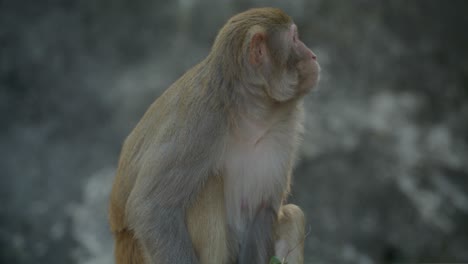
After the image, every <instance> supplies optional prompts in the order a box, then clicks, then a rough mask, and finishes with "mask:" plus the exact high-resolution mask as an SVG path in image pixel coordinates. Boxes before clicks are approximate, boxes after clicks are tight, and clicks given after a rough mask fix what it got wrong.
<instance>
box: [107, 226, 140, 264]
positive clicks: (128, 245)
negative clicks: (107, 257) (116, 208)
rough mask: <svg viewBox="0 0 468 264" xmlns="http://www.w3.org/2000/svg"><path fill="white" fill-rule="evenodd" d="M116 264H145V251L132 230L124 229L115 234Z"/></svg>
mask: <svg viewBox="0 0 468 264" xmlns="http://www.w3.org/2000/svg"><path fill="white" fill-rule="evenodd" d="M114 236H115V249H114V250H115V252H114V254H115V263H116V264H144V263H145V260H144V257H143V251H142V250H141V247H140V245H139V243H138V241H137V240H136V239H135V236H134V234H133V232H132V231H131V230H128V229H123V230H120V231H117V232H114Z"/></svg>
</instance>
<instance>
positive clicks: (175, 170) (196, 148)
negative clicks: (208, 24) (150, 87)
mask: <svg viewBox="0 0 468 264" xmlns="http://www.w3.org/2000/svg"><path fill="white" fill-rule="evenodd" d="M292 23H293V22H292V20H291V18H290V17H289V16H287V15H286V14H285V13H283V12H282V11H281V10H279V9H274V8H261V9H252V10H248V11H246V12H243V13H241V14H238V15H236V16H234V17H232V18H231V19H230V20H229V21H228V22H227V23H226V25H225V26H224V27H223V28H222V29H221V30H220V32H219V34H218V36H217V38H216V40H215V43H214V45H213V48H212V51H211V52H210V54H209V55H208V57H207V58H206V59H205V60H203V61H202V62H200V63H199V64H198V65H196V66H195V67H193V68H192V69H190V70H189V71H188V72H187V73H185V74H184V75H183V76H182V77H181V78H180V79H179V80H177V81H176V82H175V83H174V84H173V85H171V87H169V88H168V89H167V90H166V91H165V92H164V93H163V94H162V95H161V96H160V97H159V98H158V99H157V100H156V101H155V102H154V103H153V104H152V105H151V106H150V108H149V109H148V111H147V112H146V113H145V115H144V116H143V118H142V119H141V120H140V122H139V123H138V125H137V126H136V128H135V129H134V130H133V131H132V133H131V134H130V135H129V136H128V138H127V139H126V140H125V143H124V145H123V148H122V152H121V156H120V160H119V166H118V170H117V175H116V178H115V181H114V185H113V188H112V193H111V198H110V210H109V219H110V220H109V221H110V226H111V230H112V232H113V234H114V238H115V257H116V261H117V264H124V263H125V264H127V263H128V264H150V263H151V264H154V263H156V262H160V263H163V264H169V263H183V264H188V263H197V262H198V263H200V264H234V263H236V262H237V261H239V259H241V257H240V256H243V258H242V259H243V260H241V261H239V262H241V263H240V264H245V263H252V261H249V259H248V258H249V257H248V256H251V255H252V254H251V253H252V251H249V250H248V249H249V248H250V247H245V246H244V247H243V245H242V243H244V245H246V244H247V243H248V244H247V245H257V244H262V245H260V246H259V248H262V249H270V248H272V247H273V246H275V245H272V243H274V242H275V241H276V242H277V245H276V248H277V249H276V251H277V253H278V254H279V253H281V254H283V253H284V254H283V255H284V256H280V257H288V258H287V260H288V262H289V263H290V264H301V263H302V262H303V257H302V254H303V245H302V243H301V242H303V238H304V215H303V213H302V211H301V210H300V209H299V208H298V207H297V206H294V205H282V203H283V202H284V200H285V199H284V197H283V193H287V192H288V191H289V184H290V173H291V170H292V169H291V168H292V166H293V160H294V157H295V152H296V148H297V141H298V138H299V135H298V134H299V133H300V130H301V122H302V118H301V113H302V107H301V106H302V105H301V98H302V96H304V95H305V94H306V93H307V92H308V91H309V90H310V89H311V87H312V86H314V85H315V83H316V81H317V80H318V79H317V78H318V69H319V68H318V64H317V66H316V67H314V66H313V65H312V64H311V63H310V61H309V60H306V59H305V58H306V57H307V56H309V55H307V54H309V53H308V52H310V53H311V51H310V50H308V48H307V47H305V45H304V44H303V43H302V42H300V43H299V44H298V45H302V46H301V47H300V48H296V49H295V48H294V47H293V44H291V40H290V35H291V34H290V33H291V31H292V30H291V29H292V28H293V26H292ZM288 30H289V31H288ZM288 34H289V35H288ZM254 40H255V41H254ZM310 76H312V77H310ZM314 78H315V79H314ZM304 80H306V81H307V82H306V81H304ZM304 83H305V84H304ZM306 84H307V85H306ZM312 84H313V85H312ZM246 116H247V117H248V119H249V120H247V119H245V117H246ZM250 118H251V119H250ZM252 123H253V124H254V125H253V126H250V127H249V125H251V124H252ZM252 127H253V128H252ZM237 132H239V135H240V136H241V137H242V136H246V137H247V138H248V139H251V138H249V137H253V138H254V139H256V140H257V141H256V142H257V143H258V145H256V146H259V148H262V147H263V148H264V150H266V151H269V150H272V151H271V152H272V153H276V152H281V153H279V155H276V156H275V155H272V156H271V157H273V159H274V160H278V161H279V162H278V164H281V166H278V170H277V171H273V174H275V173H276V175H275V176H274V177H276V178H272V177H273V176H272V177H268V176H270V173H269V172H271V171H268V170H267V172H268V173H260V176H262V177H264V178H262V177H259V178H258V179H262V180H263V182H261V183H262V184H261V185H265V186H266V187H265V186H260V187H263V188H264V189H263V190H262V192H261V193H260V194H265V197H267V198H268V199H266V200H262V199H258V197H255V199H257V200H255V199H254V198H252V197H253V196H252V195H251V194H250V193H251V192H250V193H247V194H246V195H245V197H240V196H236V194H237V193H238V192H237V191H233V190H239V189H235V188H234V189H233V188H232V185H236V184H237V182H239V181H237V178H236V176H239V175H235V173H236V171H235V172H234V173H233V174H230V176H231V177H228V176H227V175H228V172H227V171H226V162H227V161H224V160H220V159H222V157H225V156H224V155H225V154H226V152H229V151H232V149H233V147H232V146H233V145H229V144H232V142H233V141H232V140H231V139H232V137H233V135H234V136H235V134H236V133H237ZM259 133H263V134H262V135H258V134H259ZM257 136H258V138H256V137H257ZM265 138H266V139H265ZM264 139H265V140H264ZM230 140H231V141H230ZM238 140H239V142H240V144H244V145H245V149H243V148H242V147H241V148H240V150H239V149H236V151H238V152H232V153H230V154H232V155H233V156H234V157H235V158H240V159H241V161H242V162H244V163H241V164H247V165H246V167H245V168H247V169H248V170H249V172H251V171H252V170H254V171H255V169H256V167H257V168H259V167H260V166H264V167H260V168H270V169H271V168H276V167H275V166H277V163H275V162H271V160H270V159H268V158H264V159H261V158H262V157H261V156H262V155H263V154H264V153H262V152H259V153H260V154H258V155H257V154H255V155H257V156H254V158H253V160H254V161H257V157H258V158H259V160H260V161H262V162H263V163H264V164H260V165H259V166H257V164H255V163H252V162H250V160H242V155H243V154H244V153H243V152H242V151H245V152H246V153H247V155H252V153H256V152H255V151H252V147H251V145H249V144H248V142H249V141H248V140H247V141H243V139H242V138H241V139H238ZM246 142H247V143H246ZM265 142H266V143H265ZM257 143H256V144H257ZM236 155H238V156H236ZM259 156H260V157H259ZM267 157H268V156H267ZM228 161H229V159H228ZM268 162H270V163H268ZM270 165H272V166H270ZM230 168H231V169H232V167H230ZM278 172H279V173H278ZM255 173H259V172H258V171H255V172H253V173H252V175H254V176H258V175H256V174H255ZM226 179H229V180H231V181H230V182H229V184H226V182H227V180H226ZM233 179H235V181H232V180H233ZM253 179H257V178H255V177H254V178H253ZM251 181H252V178H248V177H246V178H243V179H242V181H241V183H245V184H249V183H251ZM265 181H270V182H268V183H270V184H263V183H267V182H265ZM252 182H254V183H255V181H252ZM239 186H242V185H238V186H237V187H239ZM252 186H256V185H252ZM240 190H241V191H243V190H245V189H240ZM226 194H230V195H231V196H228V197H229V198H230V199H231V200H232V201H234V203H231V204H228V205H227V202H226V201H227V198H226ZM249 195H251V196H252V197H250V196H249ZM270 196H273V197H270ZM243 199H245V201H246V202H247V203H248V204H247V207H246V208H250V209H252V210H253V211H254V210H255V209H256V208H261V209H260V210H262V208H263V209H265V208H266V209H268V210H269V211H268V210H266V211H262V212H263V214H257V215H259V217H257V216H252V215H249V213H245V215H241V213H242V212H241V213H239V214H237V215H236V216H237V217H239V216H240V218H241V219H246V221H251V222H252V223H254V224H253V225H252V226H253V228H252V229H247V231H246V232H247V233H248V234H247V235H244V240H245V239H246V238H247V241H244V240H242V238H240V236H243V234H242V232H240V233H239V234H235V235H234V234H233V232H235V231H233V230H232V228H231V226H230V224H232V223H229V221H231V220H232V219H237V218H234V217H229V218H228V216H229V215H231V216H232V215H235V214H236V212H239V211H240V210H237V209H240V206H237V204H236V202H239V201H244V200H243ZM236 206H237V207H236ZM250 209H249V210H250ZM236 210H237V211H236ZM265 212H272V214H270V215H268V213H265ZM271 216H273V217H271ZM251 218H253V219H251ZM265 219H272V221H269V222H268V221H265ZM265 223H267V224H265ZM247 225H248V223H247ZM270 227H271V228H270ZM252 230H253V231H256V232H250V231H252ZM273 239H275V241H273ZM293 247H295V248H294V250H292V249H293ZM246 248H247V250H246ZM289 251H291V252H289ZM246 252H248V253H246ZM254 252H257V251H254ZM288 252H289V254H288ZM271 254H273V252H270V250H264V251H263V252H262V253H258V254H257V255H261V258H259V259H266V258H269V257H270V255H271ZM253 255H255V254H253ZM246 256H247V257H246ZM262 262H263V261H262Z"/></svg>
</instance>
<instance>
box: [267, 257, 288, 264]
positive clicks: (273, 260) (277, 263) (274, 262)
mask: <svg viewBox="0 0 468 264" xmlns="http://www.w3.org/2000/svg"><path fill="white" fill-rule="evenodd" d="M270 264H288V263H287V262H285V263H283V262H281V260H280V259H279V258H278V257H277V256H273V257H271V259H270Z"/></svg>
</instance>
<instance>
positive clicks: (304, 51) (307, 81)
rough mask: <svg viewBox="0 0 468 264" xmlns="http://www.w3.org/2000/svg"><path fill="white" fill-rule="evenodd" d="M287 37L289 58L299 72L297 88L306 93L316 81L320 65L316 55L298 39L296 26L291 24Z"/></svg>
mask: <svg viewBox="0 0 468 264" xmlns="http://www.w3.org/2000/svg"><path fill="white" fill-rule="evenodd" d="M288 37H289V39H290V42H291V49H292V50H291V56H290V57H291V60H292V61H293V64H294V66H295V67H296V69H297V71H298V74H299V90H300V92H301V93H307V92H308V91H310V89H312V88H313V87H314V86H315V85H317V83H318V79H319V72H320V66H319V64H318V62H317V56H316V55H315V54H314V53H313V52H312V51H311V50H310V49H309V48H308V47H307V46H306V45H305V44H304V43H303V42H302V41H301V40H300V39H299V34H298V31H297V26H296V25H295V24H292V25H291V27H290V28H289V34H288Z"/></svg>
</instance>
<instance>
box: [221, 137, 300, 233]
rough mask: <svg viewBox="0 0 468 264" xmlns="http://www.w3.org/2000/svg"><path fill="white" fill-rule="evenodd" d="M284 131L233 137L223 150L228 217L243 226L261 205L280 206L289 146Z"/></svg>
mask: <svg viewBox="0 0 468 264" xmlns="http://www.w3.org/2000/svg"><path fill="white" fill-rule="evenodd" d="M290 138H291V137H288V136H287V135H284V134H279V133H271V134H269V135H265V136H264V137H263V138H262V139H261V140H259V141H256V142H254V143H253V142H252V141H241V140H232V142H230V144H229V145H228V148H227V150H226V159H225V162H226V163H225V199H226V201H225V202H226V210H227V212H226V213H227V214H228V219H229V220H228V221H230V222H231V223H230V224H231V225H233V226H234V227H235V228H236V229H240V230H242V229H243V228H244V227H245V224H246V222H248V221H249V220H250V219H251V218H252V216H253V215H254V214H255V212H256V211H257V209H258V208H259V207H260V206H264V205H271V206H273V207H277V206H279V203H280V202H281V199H282V195H283V191H284V190H285V188H286V187H287V184H288V172H289V166H290V160H291V159H290V157H291V153H290V152H291V148H290V147H288V146H290V145H291V144H290Z"/></svg>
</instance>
